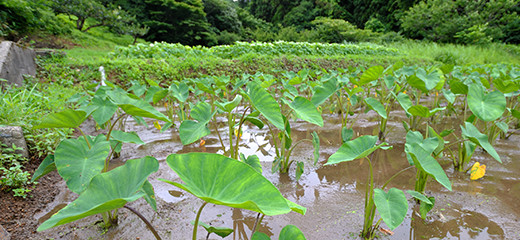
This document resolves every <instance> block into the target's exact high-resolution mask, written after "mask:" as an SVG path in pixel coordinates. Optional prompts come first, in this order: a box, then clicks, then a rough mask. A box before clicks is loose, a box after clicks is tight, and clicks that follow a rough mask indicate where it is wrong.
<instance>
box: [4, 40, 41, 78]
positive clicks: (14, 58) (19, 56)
mask: <svg viewBox="0 0 520 240" xmlns="http://www.w3.org/2000/svg"><path fill="white" fill-rule="evenodd" d="M35 57H36V53H35V52H34V50H32V49H30V48H24V47H21V46H19V45H17V44H16V43H14V42H11V41H4V42H1V43H0V78H3V79H7V83H8V84H16V85H18V86H22V85H23V75H32V76H34V75H35V74H36V62H35V60H34V59H35ZM0 84H1V85H3V83H0Z"/></svg>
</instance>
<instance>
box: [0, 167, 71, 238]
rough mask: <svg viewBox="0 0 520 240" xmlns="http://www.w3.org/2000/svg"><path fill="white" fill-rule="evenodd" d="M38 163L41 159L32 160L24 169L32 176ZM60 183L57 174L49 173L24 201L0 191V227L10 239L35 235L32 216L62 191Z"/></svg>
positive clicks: (36, 221) (34, 223) (36, 223)
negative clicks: (6, 232)
mask: <svg viewBox="0 0 520 240" xmlns="http://www.w3.org/2000/svg"><path fill="white" fill-rule="evenodd" d="M40 163H41V159H32V160H30V161H29V163H28V164H27V165H26V166H25V169H26V170H27V171H29V172H30V173H31V175H32V173H34V171H35V170H36V168H38V166H39V165H40ZM61 181H62V180H61V177H60V176H59V175H58V173H57V172H53V173H50V174H48V175H47V176H46V177H45V178H42V179H40V180H39V181H38V184H37V185H36V186H35V187H34V189H32V191H31V192H30V193H29V194H28V195H29V196H28V197H27V198H25V199H24V198H21V197H14V196H13V194H12V192H5V191H0V225H1V226H3V227H4V229H5V230H7V231H8V232H9V233H10V235H11V239H30V238H31V236H34V235H35V233H36V228H37V227H38V225H39V224H38V220H37V219H35V218H34V215H36V214H37V213H39V212H41V210H42V209H45V207H46V206H47V205H48V204H50V203H51V202H52V201H53V200H54V198H55V197H56V195H58V193H59V192H60V191H62V190H61V187H60V184H59V183H60V182H61ZM2 240H3V239H2Z"/></svg>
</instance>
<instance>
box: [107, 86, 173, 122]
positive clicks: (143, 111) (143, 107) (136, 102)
mask: <svg viewBox="0 0 520 240" xmlns="http://www.w3.org/2000/svg"><path fill="white" fill-rule="evenodd" d="M108 94H109V96H110V98H111V99H112V101H113V102H114V103H115V104H116V105H117V106H119V107H120V108H121V109H123V111H125V112H126V113H127V114H129V115H132V116H137V117H148V118H153V119H157V120H162V121H165V122H168V123H169V122H170V120H169V119H168V117H167V116H166V115H164V114H162V113H161V112H159V111H158V110H156V109H155V108H154V107H152V105H150V104H149V103H147V102H145V101H144V100H141V99H135V98H131V97H130V96H128V94H124V93H122V92H120V91H110V92H108Z"/></svg>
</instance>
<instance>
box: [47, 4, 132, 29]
mask: <svg viewBox="0 0 520 240" xmlns="http://www.w3.org/2000/svg"><path fill="white" fill-rule="evenodd" d="M52 8H53V10H54V12H55V13H56V14H66V15H68V16H69V18H70V19H71V20H75V21H76V28H77V29H78V30H80V31H82V32H86V31H88V30H90V29H92V28H95V27H100V26H108V27H110V28H122V27H123V25H125V24H131V23H132V22H134V21H135V19H134V18H133V17H132V16H130V15H129V14H128V13H127V12H126V11H124V10H122V9H121V8H120V7H115V6H111V5H107V6H105V5H103V4H102V3H101V2H99V1H97V0H53V4H52ZM73 17H75V19H73ZM87 19H93V20H95V21H96V23H94V24H92V25H90V26H86V25H85V23H86V21H87Z"/></svg>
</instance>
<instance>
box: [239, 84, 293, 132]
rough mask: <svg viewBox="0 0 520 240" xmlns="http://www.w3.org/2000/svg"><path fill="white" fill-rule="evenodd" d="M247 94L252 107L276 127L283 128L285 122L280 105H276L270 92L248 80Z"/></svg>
mask: <svg viewBox="0 0 520 240" xmlns="http://www.w3.org/2000/svg"><path fill="white" fill-rule="evenodd" d="M247 96H248V97H249V99H250V100H251V104H253V107H255V108H256V109H257V110H258V111H259V112H260V113H262V115H264V117H265V118H266V119H267V120H269V122H271V123H272V124H273V125H274V126H275V127H277V128H278V129H280V130H284V126H285V124H284V121H283V118H282V111H281V110H280V105H278V103H277V102H276V100H275V99H274V98H273V96H271V94H269V93H268V92H267V91H266V90H265V89H263V88H262V87H261V86H260V85H259V84H258V83H256V82H250V83H248V84H247Z"/></svg>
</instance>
